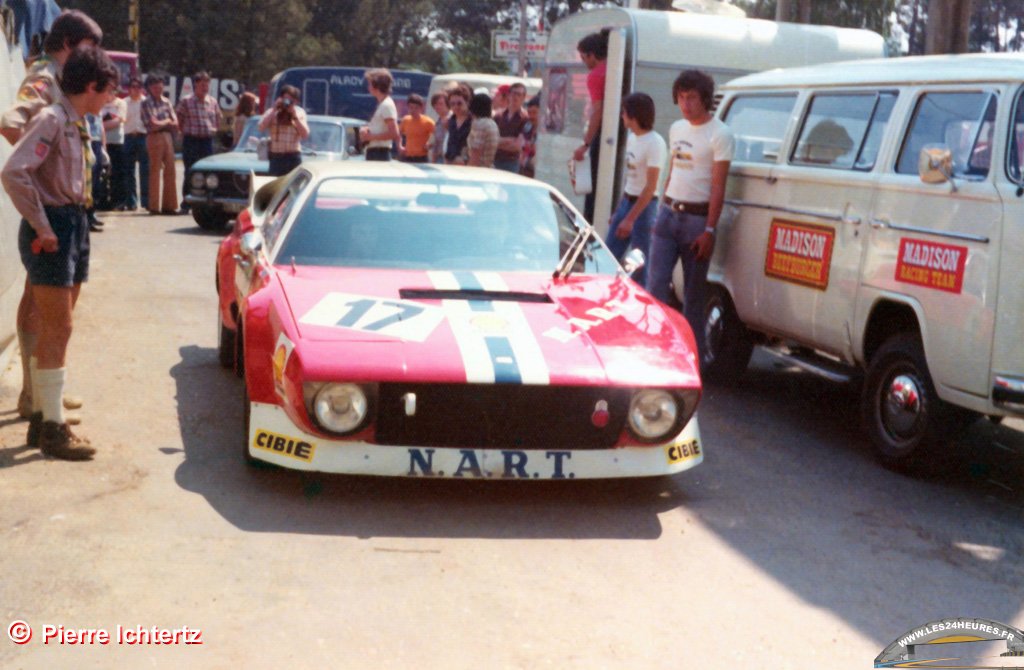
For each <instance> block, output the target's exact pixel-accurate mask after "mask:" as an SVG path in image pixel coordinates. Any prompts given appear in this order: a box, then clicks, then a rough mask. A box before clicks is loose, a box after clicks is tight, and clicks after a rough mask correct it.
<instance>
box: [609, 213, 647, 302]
mask: <svg viewBox="0 0 1024 670" xmlns="http://www.w3.org/2000/svg"><path fill="white" fill-rule="evenodd" d="M631 209H633V203H632V202H630V201H629V200H626V198H625V196H623V197H622V198H621V199H620V200H619V206H618V207H616V208H615V212H614V213H613V214H612V218H611V222H609V224H608V236H607V237H606V238H605V244H607V245H608V250H609V251H611V252H612V254H614V255H615V259H616V260H618V261H620V262H621V261H622V257H623V256H625V255H626V252H627V251H629V249H630V248H633V249H639V250H640V251H642V252H644V256H645V257H646V258H647V262H648V263H650V262H651V227H652V225H653V224H654V215H655V214H657V213H658V201H657V200H656V199H653V198H652V199H651V201H650V202H649V203H647V206H646V207H644V211H642V212H640V216H638V217H637V219H636V222H635V223H634V224H633V232H632V233H630V235H629V237H627V238H626V239H620V238H618V237H616V236H615V231H616V230H618V229H619V224H620V223H622V220H623V219H625V218H626V215H627V214H629V210H631ZM632 276H633V281H635V282H636V283H637V284H640V285H641V286H645V285H646V284H647V265H646V264H645V265H644V266H643V267H642V268H640V269H639V270H637V271H636V272H634V273H633V275H632Z"/></svg>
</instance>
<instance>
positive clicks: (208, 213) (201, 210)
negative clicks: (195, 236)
mask: <svg viewBox="0 0 1024 670" xmlns="http://www.w3.org/2000/svg"><path fill="white" fill-rule="evenodd" d="M191 209H192V219H193V220H194V221H195V222H196V223H197V224H198V225H199V227H200V228H202V229H203V230H224V229H225V228H227V227H228V223H229V222H230V221H231V215H230V214H228V213H227V212H225V211H224V210H222V209H215V208H213V207H207V206H205V205H192V208H191Z"/></svg>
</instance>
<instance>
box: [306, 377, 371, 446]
mask: <svg viewBox="0 0 1024 670" xmlns="http://www.w3.org/2000/svg"><path fill="white" fill-rule="evenodd" d="M369 409H370V402H369V400H368V399H367V397H366V393H365V392H364V391H363V389H362V388H360V387H359V386H358V385H356V384H336V383H332V384H325V385H324V386H323V387H322V388H321V389H320V390H319V391H317V393H316V395H315V396H314V397H313V414H314V415H315V416H316V420H317V421H318V422H319V423H320V425H321V426H323V427H324V428H326V429H327V430H329V431H331V432H332V433H342V434H344V433H351V432H354V431H355V430H357V429H359V428H360V427H362V425H363V422H364V421H365V419H366V416H367V413H368V412H369Z"/></svg>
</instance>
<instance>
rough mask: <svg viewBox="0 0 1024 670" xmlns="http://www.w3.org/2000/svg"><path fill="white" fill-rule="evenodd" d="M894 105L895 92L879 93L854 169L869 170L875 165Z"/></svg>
mask: <svg viewBox="0 0 1024 670" xmlns="http://www.w3.org/2000/svg"><path fill="white" fill-rule="evenodd" d="M895 106H896V94H895V93H881V94H879V96H878V102H877V103H876V104H875V113H874V114H873V115H872V116H871V125H869V126H868V134H867V136H866V137H865V138H864V146H862V147H861V148H860V155H859V156H857V162H856V163H854V164H853V167H854V168H855V169H857V170H870V169H871V168H873V167H875V161H876V160H878V150H879V149H880V148H881V147H882V138H883V137H885V129H886V128H887V127H888V125H889V117H890V116H892V108H893V107H895Z"/></svg>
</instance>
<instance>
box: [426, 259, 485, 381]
mask: <svg viewBox="0 0 1024 670" xmlns="http://www.w3.org/2000/svg"><path fill="white" fill-rule="evenodd" d="M427 276H428V277H430V281H431V283H432V284H433V285H434V288H436V289H438V290H442V291H458V290H459V289H460V288H461V287H460V286H459V282H458V280H457V279H456V278H455V275H454V274H453V273H451V272H441V271H437V270H430V271H428V272H427ZM441 309H442V310H443V311H444V313H445V315H446V316H447V317H448V323H449V324H450V325H451V328H452V333H453V334H454V335H455V342H456V343H457V344H458V346H459V353H461V354H462V364H463V367H465V369H466V382H467V383H470V384H493V383H494V362H493V361H492V360H491V354H490V352H489V351H488V349H487V343H486V342H485V341H484V339H483V337H481V335H480V333H479V332H478V331H477V329H476V328H474V327H473V325H472V323H471V321H470V319H471V318H472V316H473V311H472V310H471V309H470V306H469V301H468V300H442V301H441Z"/></svg>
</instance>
